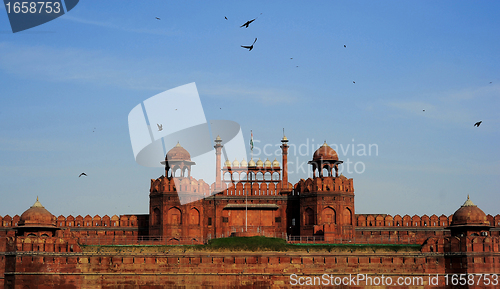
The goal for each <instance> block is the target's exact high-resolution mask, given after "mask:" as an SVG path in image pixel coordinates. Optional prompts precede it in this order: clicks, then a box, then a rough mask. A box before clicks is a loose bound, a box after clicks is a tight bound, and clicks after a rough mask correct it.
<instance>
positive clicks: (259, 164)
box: [257, 159, 264, 168]
mask: <svg viewBox="0 0 500 289" xmlns="http://www.w3.org/2000/svg"><path fill="white" fill-rule="evenodd" d="M263 166H264V163H263V162H262V161H261V160H260V159H259V160H258V161H257V167H258V168H262V167H263Z"/></svg>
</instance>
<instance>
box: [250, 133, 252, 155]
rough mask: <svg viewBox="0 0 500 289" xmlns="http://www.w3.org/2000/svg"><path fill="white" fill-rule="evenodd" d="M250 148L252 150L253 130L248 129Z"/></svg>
mask: <svg viewBox="0 0 500 289" xmlns="http://www.w3.org/2000/svg"><path fill="white" fill-rule="evenodd" d="M250 150H251V151H253V132H252V131H250Z"/></svg>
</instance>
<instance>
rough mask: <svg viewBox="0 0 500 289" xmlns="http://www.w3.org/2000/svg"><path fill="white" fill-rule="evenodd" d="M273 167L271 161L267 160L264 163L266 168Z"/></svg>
mask: <svg viewBox="0 0 500 289" xmlns="http://www.w3.org/2000/svg"><path fill="white" fill-rule="evenodd" d="M271 165H272V164H271V161H270V160H269V159H267V160H266V161H265V162H264V166H265V167H266V168H270V167H271Z"/></svg>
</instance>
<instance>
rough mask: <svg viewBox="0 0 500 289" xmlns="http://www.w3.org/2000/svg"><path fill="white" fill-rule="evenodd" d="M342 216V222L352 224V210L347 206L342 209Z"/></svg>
mask: <svg viewBox="0 0 500 289" xmlns="http://www.w3.org/2000/svg"><path fill="white" fill-rule="evenodd" d="M343 215H344V216H343V217H344V224H345V225H352V212H351V210H349V208H345V209H344V213H343Z"/></svg>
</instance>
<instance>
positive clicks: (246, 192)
mask: <svg viewBox="0 0 500 289" xmlns="http://www.w3.org/2000/svg"><path fill="white" fill-rule="evenodd" d="M250 151H251V153H250V160H252V159H253V132H252V131H251V130H250ZM249 174H250V190H252V189H253V188H252V171H251V170H249ZM245 232H248V191H247V190H245Z"/></svg>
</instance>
